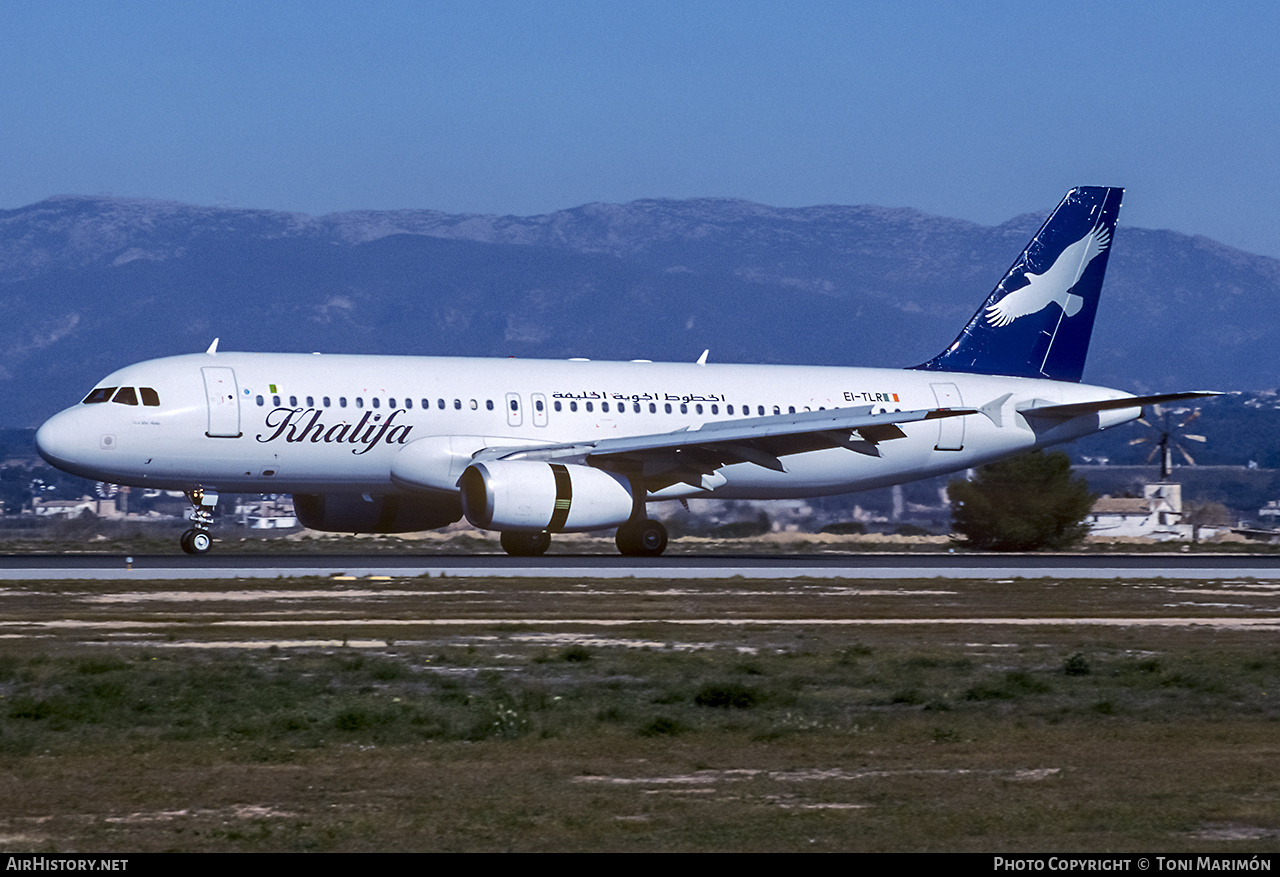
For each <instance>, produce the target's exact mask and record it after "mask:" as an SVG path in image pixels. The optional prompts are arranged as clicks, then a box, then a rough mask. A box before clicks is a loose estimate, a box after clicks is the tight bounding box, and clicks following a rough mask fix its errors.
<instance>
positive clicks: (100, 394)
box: [83, 387, 116, 405]
mask: <svg viewBox="0 0 1280 877" xmlns="http://www.w3.org/2000/svg"><path fill="white" fill-rule="evenodd" d="M115 391H116V388H115V387H98V389H96V390H94V391H93V392H92V393H90V394H89V395H88V396H85V397H84V403H83V404H85V405H92V404H93V403H95V402H107V401H110V399H111V394H112V393H114V392H115Z"/></svg>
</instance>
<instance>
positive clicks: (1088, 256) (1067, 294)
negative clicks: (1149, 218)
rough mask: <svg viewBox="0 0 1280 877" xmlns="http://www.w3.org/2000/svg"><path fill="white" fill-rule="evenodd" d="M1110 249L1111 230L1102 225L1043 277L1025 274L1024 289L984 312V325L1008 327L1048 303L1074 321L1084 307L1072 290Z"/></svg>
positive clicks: (1061, 257) (1062, 255)
mask: <svg viewBox="0 0 1280 877" xmlns="http://www.w3.org/2000/svg"><path fill="white" fill-rule="evenodd" d="M1109 246H1111V229H1109V228H1105V227H1103V226H1102V225H1101V224H1099V225H1096V226H1094V227H1093V228H1092V229H1091V230H1090V231H1089V233H1088V234H1086V235H1085V236H1084V237H1082V238H1081V239H1080V240H1078V241H1076V242H1075V243H1074V244H1072V245H1071V246H1069V247H1067V248H1066V249H1065V250H1063V251H1062V253H1061V254H1059V256H1058V258H1057V259H1055V260H1054V263H1053V265H1052V266H1051V267H1050V268H1049V270H1048V271H1045V272H1044V273H1043V274H1031V273H1025V274H1023V275H1022V276H1023V277H1026V278H1027V285H1026V286H1024V287H1022V288H1021V289H1017V290H1014V291H1013V292H1011V293H1009V294H1008V295H1006V296H1005V297H1004V298H1002V299H1000V301H998V302H996V303H995V304H993V305H990V306H989V307H988V308H987V322H988V323H990V324H991V325H992V326H1007V325H1009V324H1010V323H1012V322H1013V321H1014V320H1016V319H1018V317H1025V316H1026V315H1027V314H1034V313H1036V312H1038V311H1042V310H1044V309H1045V308H1047V307H1048V306H1049V304H1050V303H1051V302H1057V304H1058V307H1060V308H1062V312H1063V313H1064V314H1065V315H1066V316H1068V317H1074V316H1075V315H1076V314H1078V313H1079V312H1080V308H1081V307H1083V305H1084V299H1083V298H1082V297H1081V296H1078V295H1074V294H1072V292H1071V290H1072V288H1073V287H1075V285H1076V284H1077V283H1078V282H1079V281H1080V275H1081V274H1084V270H1085V269H1086V268H1088V267H1089V263H1090V262H1092V261H1093V260H1094V259H1095V258H1096V257H1097V256H1098V254H1099V253H1102V252H1103V251H1104V250H1106V249H1107V247H1109Z"/></svg>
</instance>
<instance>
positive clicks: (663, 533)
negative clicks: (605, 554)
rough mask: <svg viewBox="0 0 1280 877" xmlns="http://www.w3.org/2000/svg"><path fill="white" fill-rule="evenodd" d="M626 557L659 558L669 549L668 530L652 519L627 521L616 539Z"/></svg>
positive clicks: (620, 528) (619, 549) (619, 529)
mask: <svg viewBox="0 0 1280 877" xmlns="http://www.w3.org/2000/svg"><path fill="white" fill-rule="evenodd" d="M614 541H616V542H617V543H618V551H619V552H621V553H622V554H623V556H625V557H657V556H658V555H660V554H662V552H663V551H665V550H666V548H667V528H666V527H664V526H662V522H661V521H655V520H653V519H652V518H649V519H646V520H642V521H627V522H626V523H625V524H623V525H622V526H621V527H619V528H618V535H617V536H616V537H615V538H614Z"/></svg>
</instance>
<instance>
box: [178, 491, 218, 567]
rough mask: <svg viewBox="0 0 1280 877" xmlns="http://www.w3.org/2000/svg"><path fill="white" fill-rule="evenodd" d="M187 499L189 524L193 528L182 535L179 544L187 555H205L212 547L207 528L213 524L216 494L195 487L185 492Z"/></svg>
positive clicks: (211, 538) (216, 502)
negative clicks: (189, 510) (189, 506)
mask: <svg viewBox="0 0 1280 877" xmlns="http://www.w3.org/2000/svg"><path fill="white" fill-rule="evenodd" d="M187 499H188V500H189V501H190V502H191V523H192V524H193V525H194V526H193V527H192V528H191V529H190V530H187V531H186V532H185V533H183V534H182V538H181V539H180V540H179V544H180V545H182V550H183V551H185V552H186V553H187V554H207V553H208V552H209V549H210V548H212V547H213V537H212V536H211V535H209V527H210V526H211V525H212V524H213V508H214V506H216V505H217V504H218V494H216V493H214V492H213V491H212V490H205V489H204V488H203V487H197V488H196V489H195V490H191V491H188V492H187Z"/></svg>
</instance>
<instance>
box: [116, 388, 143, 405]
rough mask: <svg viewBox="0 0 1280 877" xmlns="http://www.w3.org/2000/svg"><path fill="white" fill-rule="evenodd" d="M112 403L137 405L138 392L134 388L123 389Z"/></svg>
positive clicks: (117, 393)
mask: <svg viewBox="0 0 1280 877" xmlns="http://www.w3.org/2000/svg"><path fill="white" fill-rule="evenodd" d="M111 401H112V402H117V403H119V404H121V405H137V404H138V392H137V391H136V390H134V389H133V387H121V388H120V389H119V390H118V391H117V392H116V394H115V396H114V397H113V398H112V400H111Z"/></svg>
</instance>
